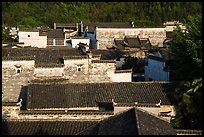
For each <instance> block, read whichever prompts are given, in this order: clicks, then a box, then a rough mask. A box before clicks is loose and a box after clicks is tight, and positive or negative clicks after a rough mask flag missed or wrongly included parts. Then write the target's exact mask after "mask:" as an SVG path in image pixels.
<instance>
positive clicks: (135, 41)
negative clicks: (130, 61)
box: [113, 36, 154, 59]
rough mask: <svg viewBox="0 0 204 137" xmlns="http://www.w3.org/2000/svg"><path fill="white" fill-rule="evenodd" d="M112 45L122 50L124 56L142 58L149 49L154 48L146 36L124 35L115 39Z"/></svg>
mask: <svg viewBox="0 0 204 137" xmlns="http://www.w3.org/2000/svg"><path fill="white" fill-rule="evenodd" d="M113 47H114V48H116V49H118V50H121V51H123V52H124V53H125V55H126V56H131V57H136V58H142V59H144V58H145V57H146V56H147V55H148V51H149V49H151V48H154V46H152V45H151V43H150V41H149V39H148V38H139V37H138V36H125V38H124V39H115V40H114V45H113Z"/></svg>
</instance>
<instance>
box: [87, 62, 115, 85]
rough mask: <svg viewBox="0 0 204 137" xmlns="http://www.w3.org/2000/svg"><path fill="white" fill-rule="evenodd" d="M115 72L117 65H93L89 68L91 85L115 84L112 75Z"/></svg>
mask: <svg viewBox="0 0 204 137" xmlns="http://www.w3.org/2000/svg"><path fill="white" fill-rule="evenodd" d="M114 71H115V63H92V64H90V68H89V80H90V83H96V82H113V81H112V78H111V77H112V75H113V74H114Z"/></svg>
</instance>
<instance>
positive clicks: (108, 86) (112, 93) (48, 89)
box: [27, 82, 175, 109]
mask: <svg viewBox="0 0 204 137" xmlns="http://www.w3.org/2000/svg"><path fill="white" fill-rule="evenodd" d="M174 88H175V84H174V83H158V82H151V83H148V82H146V83H91V84H86V83H85V84H76V83H70V84H65V83H63V84H59V83H58V84H57V83H56V84H54V83H43V82H42V83H31V84H30V85H29V86H28V104H27V108H28V109H48V108H52V109H59V108H63V109H65V108H76V107H97V106H98V104H97V102H109V103H110V102H112V99H114V102H116V103H117V102H118V103H134V102H137V103H147V104H156V103H159V101H160V100H161V101H162V103H161V104H163V105H170V104H172V100H171V99H169V96H170V95H171V93H172V92H173V91H174Z"/></svg>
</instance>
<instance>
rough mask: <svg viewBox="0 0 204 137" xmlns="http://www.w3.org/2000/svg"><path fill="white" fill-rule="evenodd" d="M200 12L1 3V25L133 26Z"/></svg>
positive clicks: (166, 6)
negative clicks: (116, 23)
mask: <svg viewBox="0 0 204 137" xmlns="http://www.w3.org/2000/svg"><path fill="white" fill-rule="evenodd" d="M201 12H202V3H201V2H3V3H2V24H6V25H8V26H20V27H38V26H53V23H54V22H57V23H76V22H80V21H81V20H82V21H84V22H130V21H134V22H135V27H137V26H138V27H142V26H160V25H162V23H163V22H166V21H169V20H178V21H181V22H182V21H183V19H185V18H186V16H187V15H197V14H198V13H201Z"/></svg>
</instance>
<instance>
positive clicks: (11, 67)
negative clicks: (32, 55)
mask: <svg viewBox="0 0 204 137" xmlns="http://www.w3.org/2000/svg"><path fill="white" fill-rule="evenodd" d="M16 66H17V67H19V66H21V67H20V68H17V67H16ZM18 70H19V71H18ZM18 72H19V73H18ZM33 72H34V60H32V61H2V90H3V98H2V101H3V102H17V101H18V98H19V94H20V92H21V87H22V85H27V83H28V81H30V80H32V79H34V76H33Z"/></svg>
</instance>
